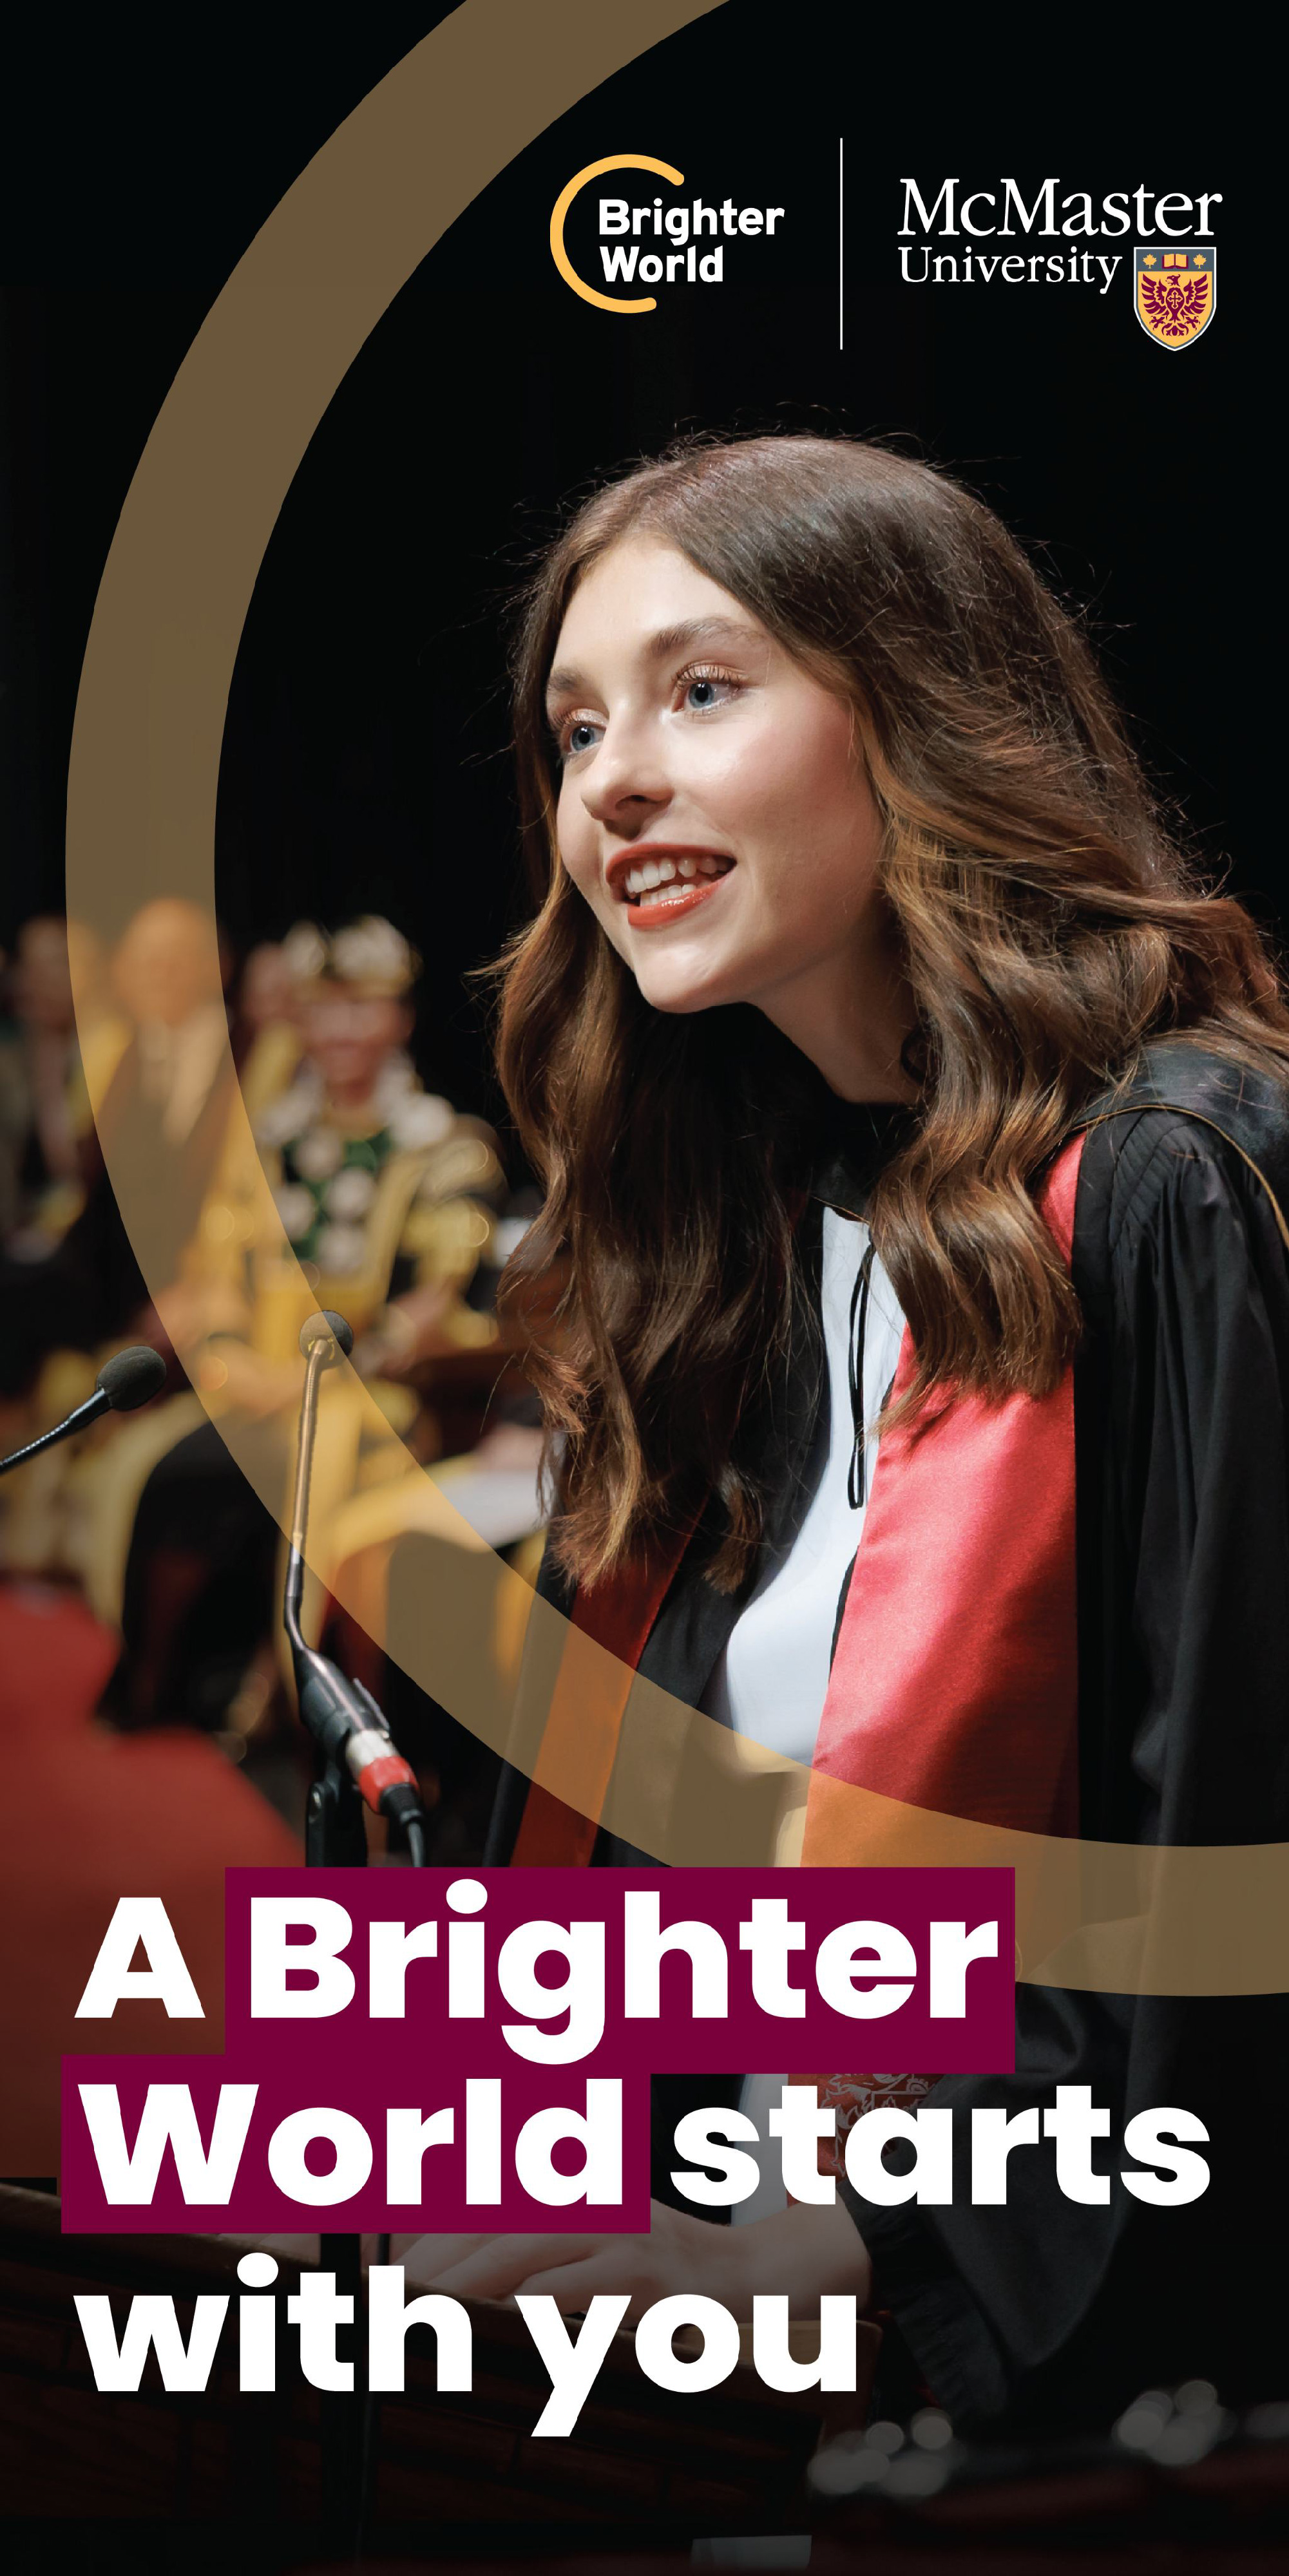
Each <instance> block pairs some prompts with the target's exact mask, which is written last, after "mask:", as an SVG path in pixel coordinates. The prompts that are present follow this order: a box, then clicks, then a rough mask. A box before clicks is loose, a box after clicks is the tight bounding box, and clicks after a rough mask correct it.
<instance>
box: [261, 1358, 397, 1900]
mask: <svg viewBox="0 0 1289 2576" xmlns="http://www.w3.org/2000/svg"><path fill="white" fill-rule="evenodd" d="M353 1346H354V1337H353V1333H352V1331H351V1329H350V1327H349V1325H348V1324H347V1323H346V1322H345V1319H344V1316H343V1315H337V1314H335V1313H334V1312H332V1311H331V1310H330V1309H327V1310H324V1312H322V1313H321V1314H318V1315H311V1316H310V1317H309V1320H308V1322H307V1323H306V1324H305V1325H304V1326H303V1328H302V1330H301V1333H300V1348H301V1350H302V1351H303V1352H304V1355H305V1372H304V1395H303V1398H302V1400H301V1405H300V1436H299V1446H298V1449H297V1452H296V1465H295V1500H294V1502H293V1504H292V1509H291V1544H290V1553H289V1555H288V1557H287V1569H286V1587H285V1592H284V1595H283V1602H282V1622H283V1626H284V1627H285V1629H286V1633H287V1636H288V1638H289V1639H290V1643H291V1655H292V1660H293V1663H294V1665H295V1686H296V1692H297V1695H298V1698H299V1702H300V1716H301V1720H302V1722H303V1724H304V1725H305V1726H306V1727H307V1728H308V1730H309V1733H310V1735H311V1736H312V1737H313V1741H314V1744H315V1746H316V1747H317V1750H318V1755H319V1770H318V1777H317V1778H316V1779H315V1781H314V1783H313V1787H312V1789H311V1790H310V1793H309V1805H308V1814H307V1821H306V1826H305V1858H306V1861H308V1862H310V1863H312V1865H313V1866H314V1867H315V1868H316V1867H332V1868H334V1867H337V1866H340V1867H343V1866H345V1865H346V1864H350V1865H352V1864H354V1863H361V1862H362V1861H364V1860H365V1859H366V1856H367V1846H366V1837H365V1835H364V1833H363V1829H362V1815H361V1811H360V1810H359V1808H358V1807H357V1804H356V1801H355V1796H354V1792H355V1791H357V1792H358V1793H359V1794H360V1795H361V1796H362V1797H363V1798H364V1799H365V1801H366V1803H367V1805H368V1806H369V1807H370V1808H371V1809H372V1811H373V1813H375V1814H377V1815H382V1816H384V1817H386V1818H387V1819H388V1821H389V1822H390V1823H391V1824H397V1825H401V1826H402V1828H403V1832H404V1833H405V1835H406V1837H407V1848H408V1852H409V1854H410V1856H411V1859H412V1862H413V1865H414V1866H415V1867H417V1868H423V1867H424V1865H425V1834H426V1825H425V1810H424V1808H423V1806H422V1804H421V1792H420V1788H419V1786H418V1784H417V1778H416V1773H415V1772H414V1771H413V1769H412V1766H411V1764H410V1762H405V1761H404V1759H403V1756H402V1754H401V1753H400V1752H399V1751H398V1750H397V1748H396V1746H395V1744H394V1740H393V1737H392V1736H391V1734H390V1731H389V1728H388V1726H387V1725H386V1723H385V1718H384V1715H383V1712H382V1711H381V1709H380V1708H379V1707H378V1706H377V1703H376V1701H375V1700H374V1699H373V1698H372V1695H371V1692H370V1691H369V1690H366V1689H365V1688H364V1686H363V1684H362V1683H361V1682H358V1681H351V1680H350V1679H349V1677H348V1675H347V1674H345V1673H342V1672H341V1670H340V1668H339V1666H338V1665H337V1664H333V1663H332V1661H331V1659H330V1657H329V1656H327V1655H320V1654H318V1653H317V1651H316V1650H315V1648H314V1647H312V1646H310V1645H308V1644H307V1643H306V1641H305V1638H304V1636H303V1634H302V1632H301V1628H300V1607H301V1602H302V1600H303V1596H304V1541H305V1532H306V1529H307V1526H308V1517H309V1477H310V1472H311V1469H312V1466H313V1442H314V1434H315V1432H316V1429H317V1422H318V1388H319V1382H320V1380H321V1378H322V1376H323V1374H324V1372H325V1371H326V1370H327V1369H329V1368H334V1367H335V1366H336V1365H337V1364H338V1362H339V1360H340V1359H341V1358H342V1357H344V1358H346V1359H347V1358H348V1356H349V1353H350V1351H351V1350H352V1349H353Z"/></svg>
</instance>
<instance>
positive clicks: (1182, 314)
mask: <svg viewBox="0 0 1289 2576" xmlns="http://www.w3.org/2000/svg"><path fill="white" fill-rule="evenodd" d="M1132 267H1133V301H1134V303H1135V305H1136V308H1137V320H1138V321H1139V322H1140V324H1141V327H1142V330H1143V331H1148V332H1149V334H1150V337H1151V339H1152V340H1155V341H1157V342H1158V344H1159V346H1160V348H1162V349H1186V348H1189V346H1190V344H1191V341H1192V340H1198V339H1199V337H1200V334H1201V332H1203V331H1207V329H1208V326H1209V324H1210V322H1211V321H1212V319H1213V314H1214V311H1215V309H1216V306H1217V252H1216V251H1215V250H1213V249H1205V250H1170V249H1169V247H1168V245H1167V243H1165V242H1155V243H1153V244H1150V245H1148V246H1146V247H1145V248H1142V247H1141V246H1140V245H1139V246H1138V248H1137V249H1136V250H1135V251H1134V252H1133V255H1132Z"/></svg>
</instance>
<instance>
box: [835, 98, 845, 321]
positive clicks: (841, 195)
mask: <svg viewBox="0 0 1289 2576" xmlns="http://www.w3.org/2000/svg"><path fill="white" fill-rule="evenodd" d="M845 205H846V138H845V136H844V135H842V134H839V135H838V137H837V346H838V348H839V349H844V348H845V346H846V228H845Z"/></svg>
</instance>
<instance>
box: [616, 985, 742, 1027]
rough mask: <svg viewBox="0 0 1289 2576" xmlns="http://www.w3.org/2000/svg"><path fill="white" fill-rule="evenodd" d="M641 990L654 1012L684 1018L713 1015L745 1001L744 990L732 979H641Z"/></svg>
mask: <svg viewBox="0 0 1289 2576" xmlns="http://www.w3.org/2000/svg"><path fill="white" fill-rule="evenodd" d="M637 981H638V983H639V986H640V990H641V992H642V994H643V995H644V998H645V1000H646V1002H647V1003H648V1004H649V1007H650V1009H651V1010H654V1011H665V1012H667V1013H668V1015H669V1016H671V1017H674V1018H683V1017H684V1016H685V1015H686V1014H687V1013H689V1012H692V1011H713V1010H716V1009H718V1008H719V1007H720V1006H721V1004H723V1003H727V1002H740V1001H742V999H743V993H742V990H741V988H739V986H738V984H737V979H734V981H732V980H731V978H730V977H729V976H728V975H712V974H707V975H659V976H657V977H654V976H647V977H646V976H644V975H641V976H638V977H637Z"/></svg>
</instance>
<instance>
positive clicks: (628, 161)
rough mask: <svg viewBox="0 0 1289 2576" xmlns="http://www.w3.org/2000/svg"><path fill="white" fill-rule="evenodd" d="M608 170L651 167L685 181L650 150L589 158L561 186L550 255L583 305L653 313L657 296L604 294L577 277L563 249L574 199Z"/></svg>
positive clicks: (610, 310)
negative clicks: (592, 159)
mask: <svg viewBox="0 0 1289 2576" xmlns="http://www.w3.org/2000/svg"><path fill="white" fill-rule="evenodd" d="M606 170H652V172H653V174H654V176H655V178H657V179H670V181H671V184H672V186H673V188H683V187H684V184H685V174H684V171H683V170H673V168H672V166H671V163H670V161H654V160H651V159H650V156H649V154H648V153H647V152H610V153H609V154H608V155H607V156H606V158H605V159H604V160H603V161H588V162H587V165H586V168H585V169H584V170H579V171H578V173H577V176H576V178H574V179H570V180H569V183H568V186H567V187H566V188H561V190H560V192H559V195H558V197H557V198H556V200H555V203H554V206H553V208H552V210H551V258H552V259H553V260H554V262H555V266H556V267H557V269H558V270H559V273H560V276H561V277H562V278H563V280H564V283H565V285H566V286H571V287H572V289H573V293H574V294H575V295H580V296H581V298H582V301H583V303H584V304H598V305H599V308H600V311H601V312H602V313H652V312H654V311H655V310H656V309H657V303H658V298H657V296H656V295H636V296H630V295H601V294H600V292H599V289H598V288H597V287H594V286H588V285H587V283H586V280H585V278H584V277H579V276H578V273H577V270H576V269H575V268H574V266H573V263H572V260H571V259H570V258H569V255H568V252H567V251H566V250H565V248H564V225H565V221H566V219H567V216H568V210H569V207H570V206H571V205H572V203H573V199H574V198H575V196H577V194H578V192H579V190H580V189H582V188H585V187H586V186H587V185H588V183H589V182H590V181H591V180H592V179H602V178H603V176H604V173H605V171H606Z"/></svg>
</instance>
